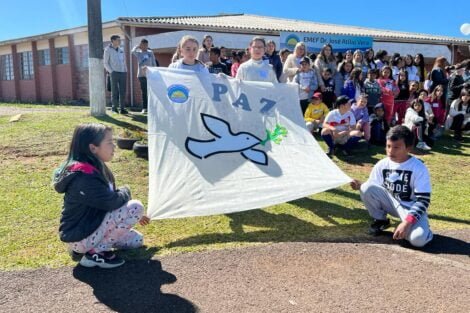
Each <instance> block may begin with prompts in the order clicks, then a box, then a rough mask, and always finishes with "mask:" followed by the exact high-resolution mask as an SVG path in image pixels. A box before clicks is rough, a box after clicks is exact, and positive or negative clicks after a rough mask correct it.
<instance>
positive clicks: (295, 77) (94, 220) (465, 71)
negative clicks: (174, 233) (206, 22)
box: [54, 36, 470, 268]
mask: <svg viewBox="0 0 470 313" xmlns="http://www.w3.org/2000/svg"><path fill="white" fill-rule="evenodd" d="M267 46H269V49H267ZM386 56H387V53H386V52H385V51H379V52H378V53H377V55H376V57H375V58H374V51H373V50H372V49H368V50H367V51H366V52H365V54H363V53H362V52H361V51H359V50H356V51H355V52H352V51H347V52H346V53H345V55H344V60H343V57H342V56H341V57H339V56H338V55H337V57H336V58H335V56H334V54H333V47H332V46H331V45H325V46H324V47H323V49H322V50H321V52H320V54H319V56H318V57H317V58H315V56H314V55H310V57H308V56H307V49H306V46H305V44H303V43H298V44H297V45H296V49H295V51H294V53H293V54H291V55H288V51H285V50H284V51H282V52H281V54H280V55H278V54H277V52H276V51H275V44H274V42H272V41H270V42H268V43H266V41H265V40H264V39H263V38H262V37H254V38H253V39H252V40H251V41H250V43H249V47H248V49H247V50H246V51H238V52H234V53H233V57H232V58H228V57H226V56H225V49H224V48H223V47H221V48H218V47H213V40H212V37H210V36H205V37H204V40H203V47H202V48H199V43H198V41H197V40H196V38H194V37H192V36H184V37H183V38H182V39H181V41H180V43H179V45H178V48H177V52H176V53H175V57H174V60H173V62H172V63H171V64H170V66H169V67H170V68H176V69H186V70H191V71H195V72H199V73H206V74H209V73H212V74H218V75H219V74H221V73H223V74H226V75H228V74H229V73H230V74H231V75H232V76H234V77H236V78H238V79H241V80H248V81H264V82H271V83H278V82H279V81H289V82H291V83H295V84H297V85H298V86H299V99H300V107H301V110H302V113H303V114H304V119H305V123H306V128H307V129H308V131H310V132H311V133H312V134H313V133H315V132H318V133H319V134H321V137H322V138H323V140H324V141H325V142H326V144H327V146H328V155H329V156H332V155H333V154H334V153H335V149H336V148H337V147H338V146H341V147H342V152H343V153H344V154H345V155H349V154H350V153H351V149H352V148H353V147H354V145H355V144H356V143H357V142H359V141H360V140H361V139H362V138H363V139H364V140H365V141H366V142H367V143H368V144H374V145H381V146H386V154H387V157H386V158H385V159H383V160H381V161H380V162H378V163H377V164H376V165H375V166H374V168H373V170H372V172H371V175H370V177H369V179H368V181H367V182H365V183H361V182H359V181H358V180H353V181H352V183H351V186H352V188H353V189H356V190H360V192H361V199H362V200H363V201H364V204H365V207H366V208H367V210H368V211H369V214H370V215H371V217H372V218H373V219H374V221H373V223H372V224H371V226H370V229H369V232H370V233H371V234H373V235H378V234H379V233H381V232H382V231H383V230H384V229H385V228H387V227H388V226H389V225H390V220H389V219H388V218H387V214H390V215H393V216H396V217H399V218H400V219H401V223H400V224H399V225H398V227H397V228H396V229H395V231H394V235H393V238H394V239H406V240H408V241H409V242H410V243H411V244H412V245H414V246H417V247H422V246H424V245H425V244H427V243H428V242H429V241H431V240H432V237H433V234H432V232H431V230H430V229H429V223H428V218H427V213H426V209H427V208H428V206H429V203H430V199H431V198H430V197H431V184H430V180H429V173H428V170H427V168H426V166H425V165H424V164H423V163H422V162H420V161H419V160H418V159H416V158H415V157H413V156H411V155H410V154H409V152H410V151H411V149H412V148H413V147H414V146H415V145H416V148H418V149H422V150H430V149H431V147H430V146H432V145H433V144H434V142H435V140H436V139H437V137H438V136H439V135H440V134H441V133H442V130H443V129H444V127H447V128H449V129H451V130H453V131H454V138H455V139H456V140H459V141H460V140H462V138H463V137H462V134H463V132H465V131H468V130H470V83H469V80H470V60H467V61H466V62H462V63H459V64H457V65H455V66H453V67H451V68H446V67H445V59H443V58H437V59H436V62H435V66H434V68H433V70H432V71H431V72H430V73H428V74H426V73H425V69H424V63H423V56H422V55H416V57H415V58H413V57H412V56H410V55H407V56H405V57H404V58H402V57H401V56H399V55H397V54H396V55H394V56H393V58H392V60H391V62H390V65H388V60H387V57H386ZM272 63H276V64H272ZM281 64H283V66H282V71H281ZM447 70H454V72H452V73H449V74H450V75H448V71H447ZM144 72H145V70H144ZM425 77H427V80H428V81H425ZM337 83H339V84H342V86H341V88H337V87H338V86H336V85H335V84H337ZM424 85H426V86H429V87H428V88H423V87H424ZM420 88H421V89H420ZM447 104H449V105H450V108H449V110H447ZM395 124H402V125H397V126H394V125H395ZM415 138H417V141H416V140H415ZM113 154H114V143H113V133H112V129H111V128H109V127H107V126H104V125H101V124H83V125H79V126H78V127H77V128H76V129H75V132H74V134H73V138H72V142H71V144H70V151H69V154H68V158H67V160H66V161H65V162H64V163H63V164H62V165H61V166H60V167H59V169H58V170H57V171H56V172H55V175H54V187H55V190H56V191H57V192H59V193H63V194H65V196H64V207H63V211H62V216H61V220H60V227H59V235H60V239H61V240H62V241H63V242H65V243H67V245H68V247H69V249H70V251H71V253H72V254H75V255H79V256H80V264H81V265H82V266H85V267H95V266H98V267H101V268H114V267H118V266H120V265H122V264H123V263H124V260H123V259H121V258H120V257H119V256H118V255H116V254H115V253H114V249H132V248H138V247H141V246H142V245H143V236H142V234H140V233H139V232H138V231H136V230H135V229H133V226H134V225H135V224H137V223H140V224H141V225H146V224H148V223H149V218H148V217H146V216H145V215H144V208H143V205H142V203H141V202H140V201H138V200H132V198H131V193H130V190H129V188H128V187H121V188H117V187H116V184H115V180H114V176H113V174H112V173H111V171H110V169H109V168H108V167H107V165H106V162H109V161H111V159H112V158H113ZM413 172H415V173H417V174H415V175H413Z"/></svg>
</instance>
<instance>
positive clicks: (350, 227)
mask: <svg viewBox="0 0 470 313" xmlns="http://www.w3.org/2000/svg"><path fill="white" fill-rule="evenodd" d="M290 203H291V204H293V205H296V206H299V207H301V208H304V209H306V210H308V211H310V212H312V213H313V214H316V215H317V216H319V217H320V218H322V219H323V220H324V221H326V222H328V223H330V224H331V225H330V226H319V225H315V224H313V223H311V222H308V221H304V220H302V219H299V218H297V217H295V216H292V215H290V214H285V213H283V214H274V213H269V212H266V211H264V210H251V211H245V212H239V213H233V214H228V215H227V216H228V217H229V218H230V228H231V230H232V232H231V233H213V234H204V235H198V236H193V237H189V238H185V239H182V240H178V241H175V242H172V243H170V244H169V245H168V246H167V247H168V248H171V247H182V246H183V247H184V246H193V245H202V244H212V243H228V242H290V241H292V242H295V241H301V242H315V241H328V240H329V239H330V238H335V241H343V242H351V241H353V238H354V237H355V234H357V233H358V230H359V229H365V228H366V225H367V224H368V220H369V217H368V216H369V215H368V213H367V212H366V211H365V210H363V209H348V208H345V207H343V206H340V205H337V204H335V203H330V202H326V201H321V200H313V199H310V198H303V199H299V200H295V201H292V202H290ZM335 218H347V219H349V220H352V221H354V223H351V224H340V223H339V222H337V221H336V220H335ZM244 227H258V228H261V230H256V231H245V230H244ZM360 235H362V234H360Z"/></svg>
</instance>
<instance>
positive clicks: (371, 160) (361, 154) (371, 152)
mask: <svg viewBox="0 0 470 313" xmlns="http://www.w3.org/2000/svg"><path fill="white" fill-rule="evenodd" d="M383 153H384V148H383V147H378V146H372V145H371V146H369V147H368V146H367V143H366V142H365V141H363V140H362V141H360V142H359V143H358V144H357V146H356V147H355V148H354V149H353V150H352V154H351V155H349V156H344V155H343V151H342V147H338V148H337V149H336V153H335V155H336V157H337V158H338V159H340V160H341V161H343V162H346V163H349V164H352V165H360V166H363V165H374V164H375V163H377V162H378V161H380V159H379V158H377V157H375V155H378V154H383Z"/></svg>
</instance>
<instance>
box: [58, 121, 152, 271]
mask: <svg viewBox="0 0 470 313" xmlns="http://www.w3.org/2000/svg"><path fill="white" fill-rule="evenodd" d="M113 155H114V143H113V133H112V129H111V128H110V127H107V126H104V125H102V124H96V123H94V124H82V125H79V126H77V128H75V131H74V134H73V137H72V142H71V144H70V152H69V154H68V158H67V160H66V162H65V163H64V164H62V166H61V167H60V168H59V169H57V171H56V172H55V174H54V188H55V190H56V191H57V192H59V193H63V194H64V206H63V210H62V216H61V219H60V227H59V235H60V239H61V240H62V241H63V242H66V243H67V244H68V246H69V248H70V249H71V250H72V251H73V252H74V253H77V254H84V255H83V257H82V258H81V260H80V264H81V265H82V266H85V267H94V266H99V267H101V268H114V267H117V266H120V265H122V264H124V260H122V259H121V258H119V257H118V256H116V255H115V254H114V253H113V252H112V249H113V248H120V249H129V248H138V247H140V246H142V244H143V235H142V234H140V233H139V232H137V231H136V230H134V229H132V227H133V226H134V225H135V224H136V223H137V222H140V224H141V225H146V224H148V222H149V218H148V217H146V216H143V212H144V207H143V205H142V203H141V202H140V201H138V200H131V193H130V190H129V188H128V187H123V188H119V189H118V188H116V186H115V182H114V176H113V174H112V173H111V171H110V170H109V168H108V167H107V166H106V164H105V162H109V161H111V159H112V158H113Z"/></svg>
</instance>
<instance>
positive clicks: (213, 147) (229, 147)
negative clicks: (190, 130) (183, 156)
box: [185, 113, 287, 165]
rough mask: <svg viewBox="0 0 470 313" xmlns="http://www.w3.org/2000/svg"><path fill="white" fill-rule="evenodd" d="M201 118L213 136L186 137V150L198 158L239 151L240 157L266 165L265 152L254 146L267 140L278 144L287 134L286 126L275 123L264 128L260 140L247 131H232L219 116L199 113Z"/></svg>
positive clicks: (262, 144) (266, 157)
mask: <svg viewBox="0 0 470 313" xmlns="http://www.w3.org/2000/svg"><path fill="white" fill-rule="evenodd" d="M201 119H202V123H203V124H204V127H205V128H206V129H207V131H208V132H210V133H211V134H212V135H213V136H214V137H215V138H212V139H209V140H200V139H195V138H191V137H187V138H186V142H185V147H186V150H187V151H188V152H189V154H191V155H192V156H194V157H196V158H198V159H206V158H209V157H211V156H213V155H216V154H221V153H240V154H241V156H242V157H244V158H245V159H247V160H250V161H251V162H253V163H256V164H260V165H268V156H267V155H266V152H264V151H262V150H259V149H254V147H255V146H257V145H261V146H264V145H266V143H267V142H268V141H272V142H274V143H276V144H280V143H281V141H282V138H283V137H285V136H287V130H286V128H285V127H282V126H281V125H276V128H275V129H274V130H273V131H272V132H270V131H268V130H266V138H265V139H264V140H261V139H260V138H258V137H257V136H255V135H253V134H251V133H249V132H239V133H234V132H232V130H231V127H230V124H229V123H228V122H227V121H225V120H223V119H221V118H218V117H215V116H212V115H209V114H205V113H201Z"/></svg>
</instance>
